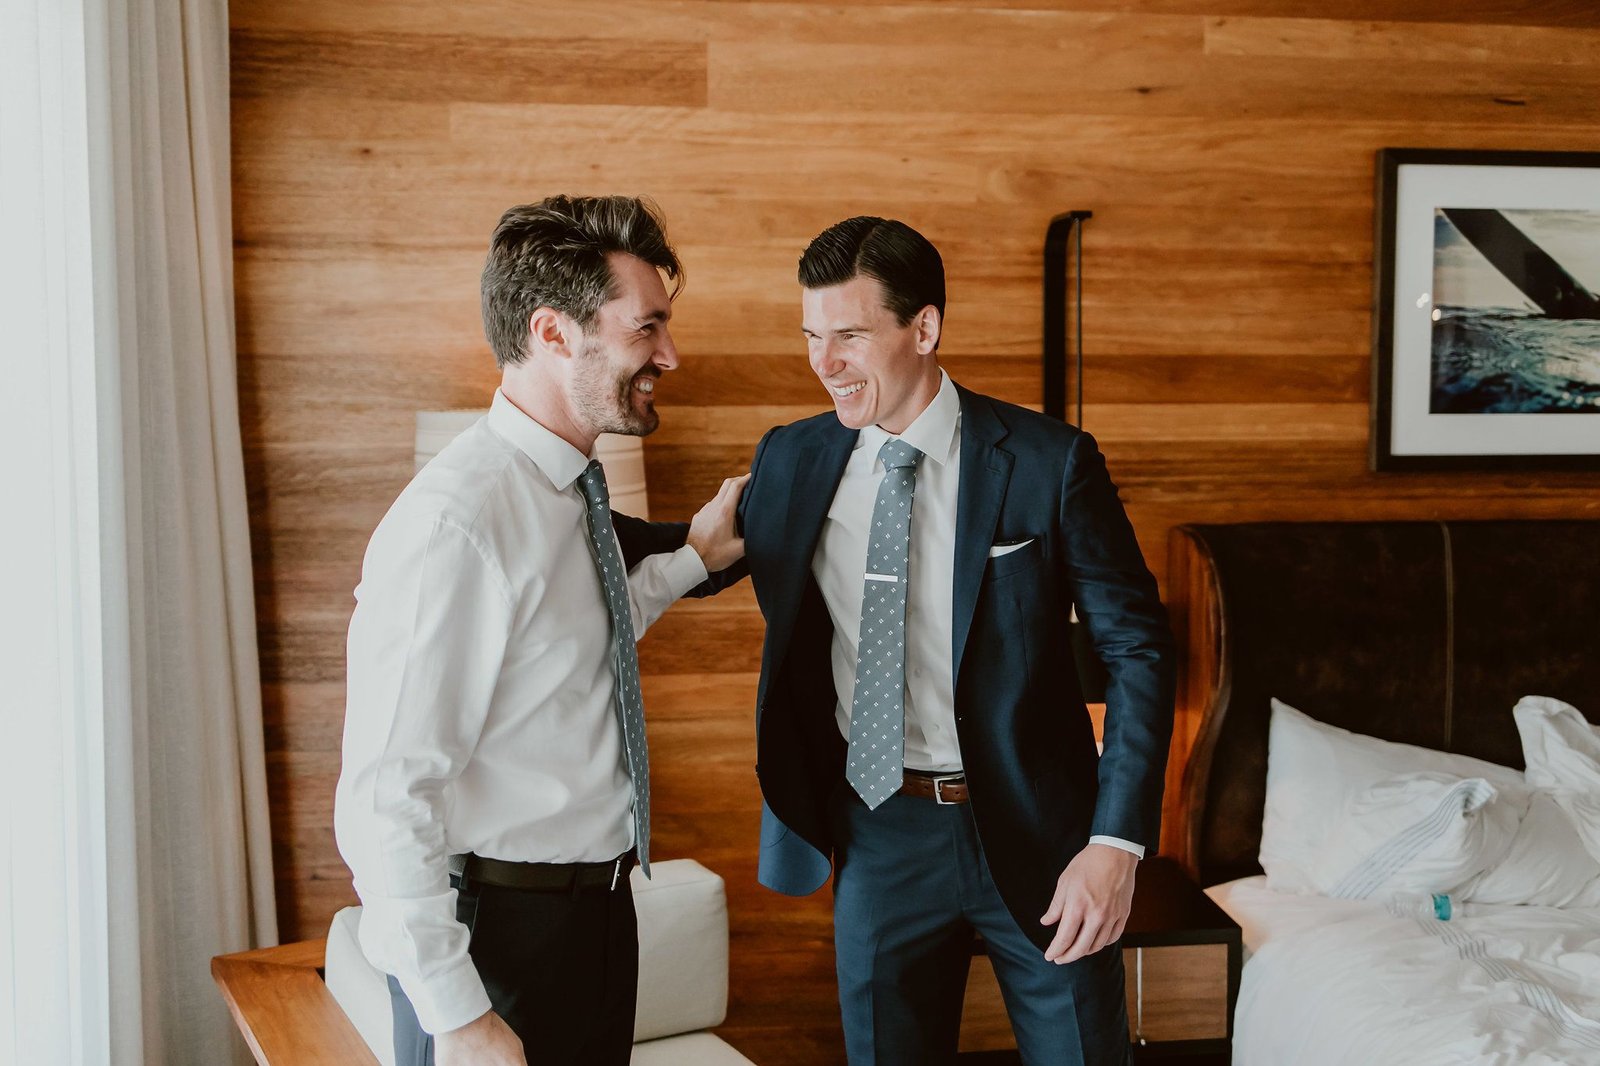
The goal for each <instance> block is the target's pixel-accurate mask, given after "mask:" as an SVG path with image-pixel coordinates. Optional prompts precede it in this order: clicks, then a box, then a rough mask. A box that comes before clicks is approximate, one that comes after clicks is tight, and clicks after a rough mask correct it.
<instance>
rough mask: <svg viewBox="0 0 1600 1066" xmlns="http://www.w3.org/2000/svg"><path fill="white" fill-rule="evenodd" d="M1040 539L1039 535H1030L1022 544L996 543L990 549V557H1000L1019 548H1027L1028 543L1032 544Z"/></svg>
mask: <svg viewBox="0 0 1600 1066" xmlns="http://www.w3.org/2000/svg"><path fill="white" fill-rule="evenodd" d="M1038 539H1039V538H1038V537H1029V538H1028V539H1027V540H1025V541H1023V542H1022V543H1021V544H996V545H995V546H994V547H992V548H990V549H989V558H991V559H998V558H1000V556H1002V555H1010V554H1011V553H1012V552H1014V551H1016V550H1017V549H1019V548H1026V547H1027V546H1028V545H1030V544H1032V543H1033V542H1034V541H1036V540H1038Z"/></svg>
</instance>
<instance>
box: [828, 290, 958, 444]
mask: <svg viewBox="0 0 1600 1066" xmlns="http://www.w3.org/2000/svg"><path fill="white" fill-rule="evenodd" d="M801 293H802V295H801V297H800V304H801V309H802V312H803V317H802V322H801V327H800V328H801V332H803V333H804V334H805V337H806V350H807V354H808V355H809V357H810V359H811V369H812V371H813V372H814V373H815V374H816V375H817V377H818V379H819V380H821V382H822V384H823V385H824V386H825V387H826V388H827V390H828V395H829V396H831V397H832V398H833V407H834V411H835V412H836V413H837V414H838V416H839V421H840V422H841V423H843V424H844V426H845V427H846V428H849V429H865V428H866V427H867V426H871V425H878V426H881V427H883V429H884V430H885V431H887V432H889V433H903V432H904V431H905V429H906V427H907V426H909V425H910V424H911V423H912V422H913V421H914V420H915V419H916V417H917V416H918V415H919V414H921V413H922V411H923V409H924V408H926V407H927V406H928V404H930V403H932V402H933V398H934V396H935V395H937V394H938V392H939V364H938V360H937V358H936V357H935V355H934V351H935V349H936V348H937V347H938V344H939V328H940V321H939V312H938V311H937V310H935V309H934V308H933V307H931V306H929V307H924V308H922V310H920V311H918V312H917V313H916V314H915V315H913V316H912V318H911V321H910V322H908V323H906V324H905V325H901V324H900V322H899V320H898V319H897V318H896V317H895V314H894V312H893V311H891V310H889V308H888V307H887V306H886V305H885V303H884V298H883V297H884V293H883V285H882V283H881V282H879V281H878V279H876V278H871V277H867V276H866V275H857V276H856V277H854V278H851V279H850V280H849V281H846V282H844V283H843V284H840V285H830V286H827V287H825V288H819V289H802V290H801Z"/></svg>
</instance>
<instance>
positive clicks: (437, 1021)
mask: <svg viewBox="0 0 1600 1066" xmlns="http://www.w3.org/2000/svg"><path fill="white" fill-rule="evenodd" d="M663 274H665V275H666V277H667V278H669V279H673V280H675V281H676V280H677V279H679V278H680V276H681V268H680V266H679V263H678V259H677V256H676V255H675V253H674V252H673V250H672V248H671V246H670V245H669V244H668V242H667V239H666V235H665V233H664V232H663V229H662V226H661V224H660V220H659V218H658V217H657V216H656V215H655V214H654V212H653V211H652V210H651V209H650V208H649V207H648V206H646V205H645V204H643V203H641V202H640V201H639V200H636V199H632V198H624V197H604V198H568V197H552V198H549V199H547V200H544V201H542V202H540V203H537V204H530V205H525V206H521V207H515V208H512V209H511V210H509V211H507V212H506V214H505V215H504V217H502V219H501V220H500V223H499V225H498V226H497V227H496V229H495V232H494V235H493V238H492V240H491V244H490V249H489V255H488V261H487V264H486V265H485V268H484V272H483V285H482V289H483V316H484V328H485V332H486V334H487V336H488V338H489V342H490V346H491V347H492V348H493V350H494V353H495V358H496V361H497V362H498V364H499V365H500V367H501V369H502V378H501V384H500V388H499V389H498V390H497V391H496V393H495V395H494V400H493V404H492V406H491V408H490V410H489V413H488V415H487V416H486V417H485V418H483V419H482V420H481V421H479V422H478V423H477V424H475V425H474V426H472V427H471V428H470V429H468V430H467V431H466V432H465V433H463V434H462V435H461V436H460V437H459V438H458V439H457V440H455V441H454V442H452V443H451V444H450V445H449V446H447V447H446V448H445V449H444V450H442V451H441V452H440V453H439V455H438V456H437V457H436V458H435V459H434V460H433V461H432V462H431V463H429V464H428V465H427V467H425V468H424V469H423V470H422V471H421V472H419V473H418V474H417V476H416V478H415V479H414V480H413V481H412V482H411V484H410V485H408V486H407V487H406V489H405V491H404V492H402V493H401V494H400V497H399V498H398V499H397V500H396V501H395V503H394V505H393V507H392V508H390V510H389V512H388V514H386V515H385V516H384V518H383V521H382V522H381V523H380V524H379V526H378V528H377V530H376V532H374V534H373V536H372V541H371V543H370V545H369V546H368V549H367V554H366V558H365V561H364V563H363V566H362V573H361V583H360V585H359V586H358V587H357V589H356V600H357V604H356V609H355V614H354V616H353V617H352V619H351V622H350V634H349V692H348V704H347V711H346V719H345V733H344V748H343V756H344V765H343V771H342V773H341V776H340V779H339V785H338V791H337V797H336V802H335V829H336V833H337V837H338V843H339V849H340V852H341V854H342V855H343V856H344V858H345V860H346V862H347V863H348V864H349V866H350V869H351V870H352V872H353V873H354V875H355V886H356V891H357V893H358V894H359V895H360V897H361V900H362V903H363V904H364V910H363V914H362V921H361V944H362V948H363V950H364V951H365V953H366V954H367V956H368V958H369V959H371V961H372V962H373V964H374V965H375V966H377V967H378V968H380V969H382V970H384V971H385V972H386V973H388V974H390V975H391V976H390V991H391V998H392V1001H393V1003H394V1007H395V1040H396V1058H397V1062H398V1063H399V1064H400V1066H425V1064H430V1063H437V1066H453V1064H454V1066H459V1064H465V1063H471V1064H473V1066H523V1064H525V1063H527V1062H529V1061H532V1062H535V1063H541V1064H542V1063H618V1064H623V1063H627V1062H628V1061H629V1057H630V1054H631V1047H632V1043H633V1017H634V1005H635V992H636V984H637V973H638V943H637V936H636V927H635V924H634V912H633V900H632V896H631V894H630V892H629V888H628V876H627V875H628V869H629V867H630V866H631V865H632V863H633V862H634V861H636V860H637V861H640V862H641V863H647V862H648V859H647V848H648V844H649V830H648V824H649V823H648V817H649V786H648V759H647V752H646V750H645V744H644V734H643V719H642V707H641V704H640V699H639V691H638V663H637V658H636V655H635V652H634V648H633V644H634V641H635V640H636V639H637V637H638V635H640V634H642V633H643V632H644V630H645V629H646V628H647V627H648V626H649V625H650V624H651V623H652V622H653V621H654V620H655V619H656V618H657V617H658V616H660V614H661V613H662V612H663V611H665V610H666V608H667V607H668V606H669V605H670V604H671V603H672V602H673V601H674V600H676V599H677V598H678V597H679V596H681V595H683V594H684V593H686V592H688V591H690V590H691V589H693V588H694V587H695V586H697V585H700V584H701V583H702V582H704V581H705V580H706V576H707V570H708V569H710V570H713V571H714V570H720V569H723V568H725V567H727V566H729V565H730V564H731V563H733V562H734V561H735V560H737V559H738V558H739V557H740V556H741V555H742V554H743V543H742V541H740V540H739V539H737V536H736V534H735V533H734V529H733V512H734V507H735V505H736V502H737V499H738V495H739V491H740V489H741V487H742V484H743V480H744V479H742V478H741V479H733V480H730V481H728V482H726V483H725V484H724V485H723V488H722V490H721V491H720V492H719V493H718V495H717V497H716V498H715V499H713V500H712V501H711V502H710V503H708V504H707V505H706V507H705V508H703V509H702V510H701V511H700V513H699V514H697V515H696V516H695V518H694V521H693V522H692V523H691V524H690V525H689V527H688V529H687V533H686V534H685V530H684V528H683V527H682V526H681V525H680V526H676V527H673V526H668V525H650V524H647V523H643V522H639V521H637V520H633V519H628V518H627V517H625V516H621V515H617V516H613V515H611V514H610V509H609V504H608V498H607V495H606V491H605V483H604V474H603V472H602V471H600V470H599V467H598V464H597V463H595V462H593V461H592V460H591V458H590V456H591V453H592V450H593V447H594V442H595V438H596V437H597V436H598V435H599V434H601V433H628V434H636V435H643V434H647V433H649V432H651V431H652V430H654V429H655V428H656V425H657V424H658V422H659V418H658V416H657V414H656V412H655V407H654V392H655V386H656V384H657V382H658V381H659V380H660V378H661V376H662V374H664V373H665V372H666V371H669V370H671V369H673V368H674V367H676V366H677V365H678V355H677V352H676V350H675V349H674V347H673V343H672V337H671V335H670V333H669V332H668V328H667V323H668V319H669V318H670V317H671V311H672V308H671V297H670V296H669V295H668V293H667V290H666V287H665V284H664V283H663V280H662V275H663ZM646 872H648V866H647V865H646ZM525 1048H526V1053H525V1050H524V1049H525Z"/></svg>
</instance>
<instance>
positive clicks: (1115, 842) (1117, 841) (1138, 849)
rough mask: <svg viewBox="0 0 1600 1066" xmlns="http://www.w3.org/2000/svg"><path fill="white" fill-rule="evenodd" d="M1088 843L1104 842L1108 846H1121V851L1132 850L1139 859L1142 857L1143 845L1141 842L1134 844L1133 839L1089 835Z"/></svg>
mask: <svg viewBox="0 0 1600 1066" xmlns="http://www.w3.org/2000/svg"><path fill="white" fill-rule="evenodd" d="M1089 843H1091V844H1105V845H1107V846H1109V847H1113V848H1121V849H1122V850H1123V851H1129V852H1132V853H1133V854H1134V855H1136V856H1138V857H1139V858H1141V859H1142V858H1144V845H1143V844H1135V843H1134V842H1133V841H1131V840H1123V839H1122V838H1121V837H1100V836H1094V837H1090V838H1089Z"/></svg>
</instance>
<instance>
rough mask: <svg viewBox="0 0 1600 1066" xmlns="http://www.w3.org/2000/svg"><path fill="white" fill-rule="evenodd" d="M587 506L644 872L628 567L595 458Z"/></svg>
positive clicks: (640, 737)
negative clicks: (608, 619) (608, 623)
mask: <svg viewBox="0 0 1600 1066" xmlns="http://www.w3.org/2000/svg"><path fill="white" fill-rule="evenodd" d="M578 487H579V489H580V490H581V491H582V492H583V498H584V500H585V501H586V502H587V503H588V505H589V547H590V548H591V549H593V555H594V561H595V567H596V568H597V569H598V570H599V572H600V584H601V585H603V586H604V587H605V592H606V610H607V611H608V612H609V613H610V615H611V669H612V672H613V673H614V674H615V675H616V680H617V701H616V707H617V722H618V724H619V725H621V726H622V741H623V746H624V748H625V749H626V751H627V755H628V777H629V778H631V779H632V781H633V823H634V826H635V830H634V832H635V844H636V846H637V848H638V851H639V869H641V870H643V871H644V873H645V875H646V876H649V874H650V749H649V748H647V747H646V746H645V740H644V696H643V695H642V694H641V692H640V690H639V649H638V646H637V645H636V644H635V642H634V638H633V611H632V609H631V608H630V607H629V605H628V569H627V567H626V566H624V565H623V562H622V556H621V555H620V554H619V553H618V551H617V535H616V532H615V531H614V530H613V529H612V528H611V494H610V492H608V491H607V489H606V472H605V470H604V469H602V468H601V466H600V460H598V459H595V460H593V461H592V462H590V463H589V468H588V469H587V470H585V471H584V472H583V476H582V477H580V478H579V479H578Z"/></svg>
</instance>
